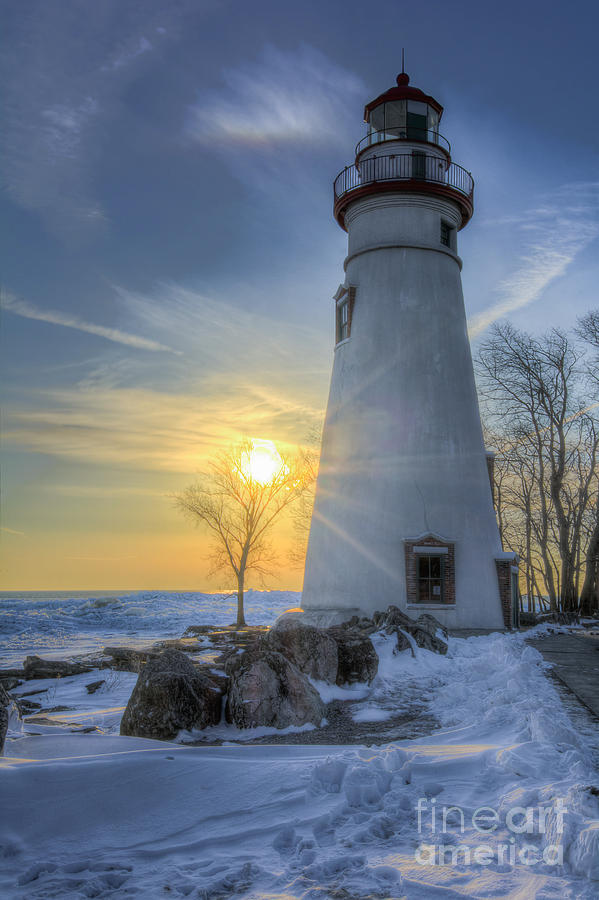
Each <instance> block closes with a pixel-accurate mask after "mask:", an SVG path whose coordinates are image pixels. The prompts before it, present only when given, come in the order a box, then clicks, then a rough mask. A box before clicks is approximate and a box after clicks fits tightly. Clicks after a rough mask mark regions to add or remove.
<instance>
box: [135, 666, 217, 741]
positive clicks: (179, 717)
mask: <svg viewBox="0 0 599 900" xmlns="http://www.w3.org/2000/svg"><path fill="white" fill-rule="evenodd" d="M221 706H222V692H221V691H220V690H219V688H218V687H217V686H216V685H215V684H214V682H213V681H211V680H210V679H209V678H207V677H206V675H204V674H202V673H201V672H199V671H198V669H197V667H196V666H194V664H193V663H192V662H191V660H190V659H189V658H188V656H187V655H186V654H185V653H182V652H181V651H180V650H164V651H163V652H162V653H161V654H160V655H159V656H157V657H155V658H152V659H150V660H149V661H148V662H147V663H146V665H145V666H144V667H143V669H142V670H141V672H140V673H139V677H138V679H137V684H136V685H135V687H134V689H133V693H132V694H131V697H130V698H129V702H128V704H127V708H126V709H125V713H124V715H123V719H122V721H121V734H125V735H129V736H136V737H145V738H156V739H158V740H172V739H173V738H174V737H176V735H177V733H178V732H179V731H181V729H190V728H206V726H207V725H217V724H218V722H219V721H220V715H221Z"/></svg>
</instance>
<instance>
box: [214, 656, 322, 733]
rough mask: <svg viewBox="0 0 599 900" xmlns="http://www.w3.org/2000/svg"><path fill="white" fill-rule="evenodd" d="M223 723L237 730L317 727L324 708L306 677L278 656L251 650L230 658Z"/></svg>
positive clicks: (294, 666)
mask: <svg viewBox="0 0 599 900" xmlns="http://www.w3.org/2000/svg"><path fill="white" fill-rule="evenodd" d="M229 671H230V674H231V683H230V685H229V695H228V698H227V708H226V715H227V721H229V722H233V723H234V724H235V725H237V727H238V728H256V727H258V726H261V725H267V726H270V727H272V728H287V727H288V726H289V725H305V724H306V723H308V722H310V723H312V724H313V725H320V723H321V721H322V719H323V716H324V712H325V709H324V704H323V702H322V700H321V699H320V695H319V694H318V693H317V691H316V690H315V689H314V688H313V687H312V685H311V684H310V682H309V681H308V678H307V677H306V675H304V674H303V673H302V672H300V670H299V669H298V668H297V666H296V665H294V664H293V663H292V662H290V661H289V660H288V659H286V658H285V657H284V656H283V654H282V653H278V652H277V651H275V650H269V649H268V648H267V647H265V646H260V647H252V648H250V649H248V650H246V651H245V652H244V653H242V654H239V655H238V656H236V657H235V658H233V659H232V660H231V662H230V665H229Z"/></svg>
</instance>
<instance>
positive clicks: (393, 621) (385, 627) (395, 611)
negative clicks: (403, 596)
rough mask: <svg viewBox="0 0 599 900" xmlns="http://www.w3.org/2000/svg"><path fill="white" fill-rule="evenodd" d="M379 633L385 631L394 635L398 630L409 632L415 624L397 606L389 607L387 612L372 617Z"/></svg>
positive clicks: (377, 613)
mask: <svg viewBox="0 0 599 900" xmlns="http://www.w3.org/2000/svg"><path fill="white" fill-rule="evenodd" d="M372 619H373V622H374V624H375V627H376V629H377V631H381V630H382V631H385V632H386V633H387V634H393V632H394V631H396V630H397V629H398V628H402V629H403V630H404V631H409V629H410V627H411V626H412V625H413V624H414V619H411V618H410V617H409V616H407V615H406V614H405V613H404V612H402V611H401V609H399V608H398V607H397V606H389V607H387V609H386V611H385V612H376V613H375V614H374V616H373V617H372Z"/></svg>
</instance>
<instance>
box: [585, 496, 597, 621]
mask: <svg viewBox="0 0 599 900" xmlns="http://www.w3.org/2000/svg"><path fill="white" fill-rule="evenodd" d="M598 609H599V504H598V507H597V521H596V522H595V527H594V528H593V531H592V533H591V537H590V539H589V544H588V547H587V555H586V570H585V575H584V584H583V586H582V591H581V592H580V614H581V615H582V616H591V615H593V613H595V612H596V611H597V610H598Z"/></svg>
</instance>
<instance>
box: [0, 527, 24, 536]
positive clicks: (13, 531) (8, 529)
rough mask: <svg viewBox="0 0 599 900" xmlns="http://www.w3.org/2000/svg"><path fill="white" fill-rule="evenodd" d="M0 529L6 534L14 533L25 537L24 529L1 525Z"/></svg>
mask: <svg viewBox="0 0 599 900" xmlns="http://www.w3.org/2000/svg"><path fill="white" fill-rule="evenodd" d="M0 531H5V532H6V534H16V535H17V536H18V537H25V532H24V531H17V530H16V529H15V528H6V527H4V526H2V527H1V528H0Z"/></svg>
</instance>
